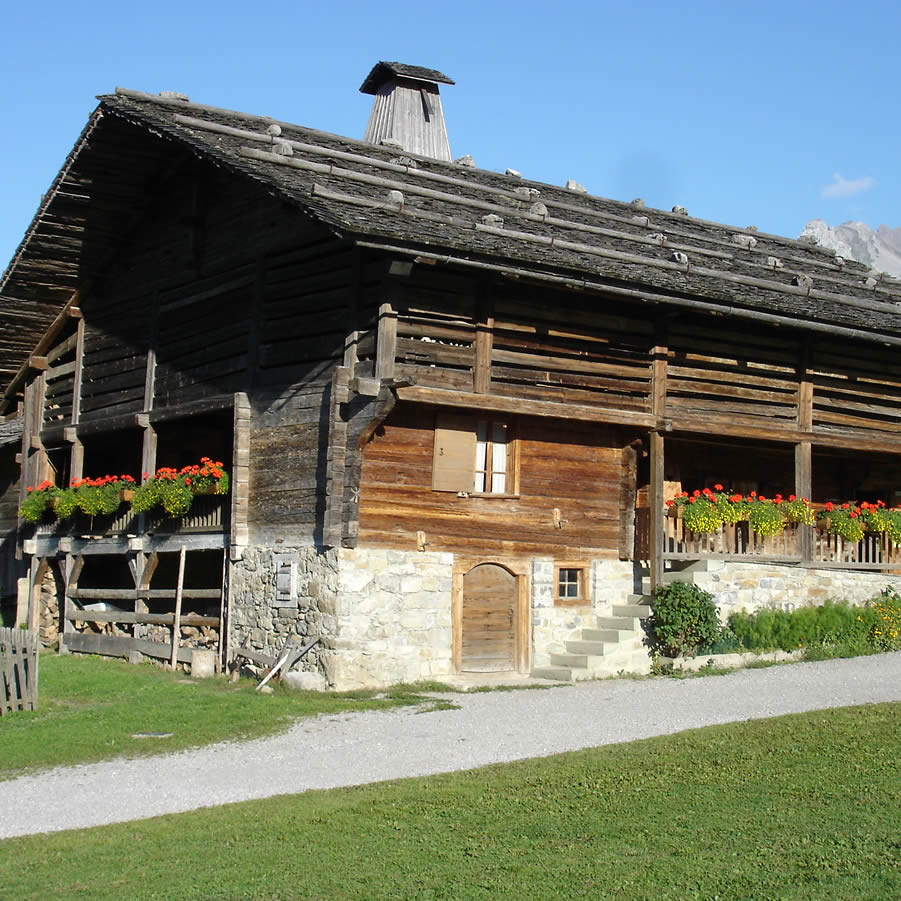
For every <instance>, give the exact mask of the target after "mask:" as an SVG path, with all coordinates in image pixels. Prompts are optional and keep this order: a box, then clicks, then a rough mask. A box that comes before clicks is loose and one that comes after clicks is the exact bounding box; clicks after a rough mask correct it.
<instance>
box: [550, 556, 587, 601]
mask: <svg viewBox="0 0 901 901" xmlns="http://www.w3.org/2000/svg"><path fill="white" fill-rule="evenodd" d="M554 583H555V585H554V599H555V600H556V602H557V603H558V604H587V603H588V596H587V595H588V592H587V590H586V577H585V567H584V566H577V565H573V564H568V563H564V564H560V565H558V566H556V567H555V568H554Z"/></svg>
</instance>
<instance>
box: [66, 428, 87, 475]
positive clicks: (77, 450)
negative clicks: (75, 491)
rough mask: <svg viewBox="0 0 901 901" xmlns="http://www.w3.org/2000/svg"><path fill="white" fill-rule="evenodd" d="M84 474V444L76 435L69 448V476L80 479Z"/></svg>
mask: <svg viewBox="0 0 901 901" xmlns="http://www.w3.org/2000/svg"><path fill="white" fill-rule="evenodd" d="M83 475H84V445H83V444H82V443H81V440H80V439H79V438H78V437H76V438H75V440H74V441H73V442H72V447H70V448H69V478H70V479H80V478H81V477H82V476H83Z"/></svg>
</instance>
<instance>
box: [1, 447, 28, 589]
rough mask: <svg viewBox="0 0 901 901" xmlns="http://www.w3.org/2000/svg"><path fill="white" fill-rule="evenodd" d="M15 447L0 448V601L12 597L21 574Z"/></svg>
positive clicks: (17, 473)
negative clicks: (18, 549)
mask: <svg viewBox="0 0 901 901" xmlns="http://www.w3.org/2000/svg"><path fill="white" fill-rule="evenodd" d="M18 450H19V447H18V445H16V444H9V445H6V446H5V447H0V599H2V598H14V597H15V596H16V579H17V578H18V577H19V576H22V575H24V574H25V566H24V563H23V562H22V561H17V560H16V525H17V522H18V518H17V511H18V509H19V465H18V464H17V463H16V452H17V451H18Z"/></svg>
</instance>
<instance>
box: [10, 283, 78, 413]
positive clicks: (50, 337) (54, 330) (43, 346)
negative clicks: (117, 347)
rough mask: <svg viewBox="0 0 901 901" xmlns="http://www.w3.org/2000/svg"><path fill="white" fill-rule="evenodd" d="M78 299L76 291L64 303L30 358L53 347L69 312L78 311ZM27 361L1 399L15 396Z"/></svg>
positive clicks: (27, 365) (70, 313)
mask: <svg viewBox="0 0 901 901" xmlns="http://www.w3.org/2000/svg"><path fill="white" fill-rule="evenodd" d="M78 297H79V294H78V291H75V292H74V293H73V294H72V296H71V297H70V298H69V300H68V301H67V302H66V305H65V306H64V307H63V308H62V310H60V312H59V314H58V315H57V317H56V319H54V320H53V322H52V323H51V324H50V327H49V328H48V329H47V330H46V331H45V332H44V334H43V336H42V337H41V340H40V341H38V343H37V346H36V347H35V349H34V352H33V353H32V354H31V356H41V355H42V354H45V353H46V352H47V351H48V350H49V349H50V348H51V347H52V346H53V342H54V340H55V339H56V336H57V335H58V334H59V333H60V331H61V330H62V328H63V327H64V326H65V324H66V322H67V321H68V320H69V318H70V316H71V315H72V312H71V311H72V310H78V306H77V304H78ZM78 315H79V316H80V315H81V311H80V310H79V311H78ZM29 361H30V357H29V359H28V360H26V361H25V362H24V363H23V364H22V365H21V367H20V368H19V371H18V372H17V373H16V374H15V375H14V376H13V378H12V381H11V382H10V383H9V385H7V387H6V390H5V391H4V392H3V397H4V399H5V400H7V401H9V400H11V399H12V398H14V397H15V396H16V393H17V392H18V390H19V385H20V384H21V382H22V381H23V380H24V379H25V378H26V377H27V375H28V369H29Z"/></svg>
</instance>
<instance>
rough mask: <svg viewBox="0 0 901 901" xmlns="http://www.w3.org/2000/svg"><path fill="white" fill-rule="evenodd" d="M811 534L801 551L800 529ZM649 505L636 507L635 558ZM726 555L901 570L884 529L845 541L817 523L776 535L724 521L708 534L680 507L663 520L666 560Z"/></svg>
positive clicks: (643, 554) (642, 556) (640, 552)
mask: <svg viewBox="0 0 901 901" xmlns="http://www.w3.org/2000/svg"><path fill="white" fill-rule="evenodd" d="M805 532H808V533H809V534H810V541H809V547H810V550H809V552H808V553H809V555H808V556H806V557H805V555H804V553H803V542H802V535H803V533H805ZM650 533H651V530H650V510H649V509H648V508H647V507H639V508H638V509H637V510H636V511H635V559H637V560H649V559H650ZM711 558H712V559H720V560H723V559H727V560H734V561H748V562H754V561H764V560H765V561H768V562H771V563H796V564H798V563H799V564H801V565H802V566H806V567H810V568H814V569H860V570H898V569H901V546H898V545H895V544H893V543H892V542H891V541H890V540H889V537H888V535H887V534H884V533H883V534H876V533H871V532H868V533H865V534H864V537H863V538H862V539H861V540H860V541H846V540H844V539H842V538H840V537H839V536H837V535H830V534H829V533H828V532H825V531H823V530H822V529H820V528H819V527H817V526H806V525H800V524H798V523H787V524H786V526H785V528H784V529H783V530H782V531H781V532H779V533H778V534H776V535H771V536H767V537H762V536H760V535H757V534H756V533H755V532H754V530H753V529H751V528H750V526H749V525H748V523H747V522H739V523H731V524H730V523H723V524H722V525H720V527H719V528H718V529H717V530H716V531H715V532H712V533H710V534H701V533H699V532H692V531H691V530H690V529H688V528H686V527H685V521H684V520H683V518H682V516H681V511H680V510H678V509H675V508H674V509H670V510H668V511H667V515H666V516H665V517H664V520H663V559H664V560H703V559H711Z"/></svg>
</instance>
